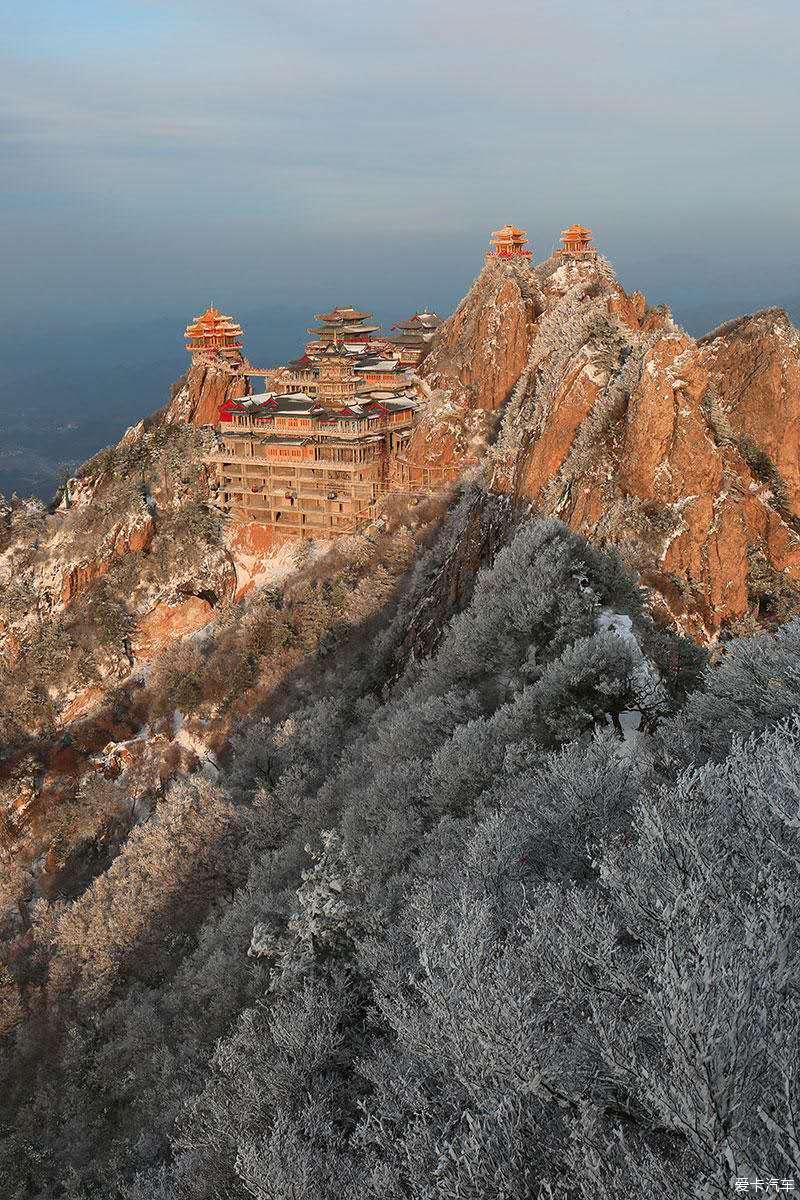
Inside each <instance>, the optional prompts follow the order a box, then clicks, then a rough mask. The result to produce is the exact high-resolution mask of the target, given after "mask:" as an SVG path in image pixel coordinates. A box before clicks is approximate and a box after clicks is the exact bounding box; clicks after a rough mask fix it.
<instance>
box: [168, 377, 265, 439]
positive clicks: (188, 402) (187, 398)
mask: <svg viewBox="0 0 800 1200" xmlns="http://www.w3.org/2000/svg"><path fill="white" fill-rule="evenodd" d="M251 391H252V389H251V387H250V381H249V380H248V379H247V376H245V375H229V374H228V373H227V372H226V371H224V370H221V369H218V368H217V367H213V366H207V365H205V364H204V363H197V364H194V365H193V366H191V367H190V368H189V370H188V372H187V373H186V375H184V376H183V378H182V379H179V380H178V383H177V384H176V385H175V387H174V388H173V391H172V399H171V400H170V403H169V406H168V408H167V412H166V416H165V418H164V419H165V420H166V421H167V423H169V424H175V423H176V422H186V423H191V424H193V425H213V424H215V423H216V421H217V419H218V414H219V409H220V405H222V404H224V403H225V401H226V400H236V399H238V398H239V397H240V396H249V395H250V394H251Z"/></svg>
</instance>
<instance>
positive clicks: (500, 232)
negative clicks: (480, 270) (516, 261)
mask: <svg viewBox="0 0 800 1200" xmlns="http://www.w3.org/2000/svg"><path fill="white" fill-rule="evenodd" d="M527 241H528V235H527V233H526V232H525V230H524V229H517V227H516V226H515V225H504V226H503V228H502V229H496V230H495V231H494V233H493V234H492V249H491V250H489V251H488V252H487V254H486V257H487V258H530V257H531V253H532V251H530V250H526V249H525V246H526V244H527Z"/></svg>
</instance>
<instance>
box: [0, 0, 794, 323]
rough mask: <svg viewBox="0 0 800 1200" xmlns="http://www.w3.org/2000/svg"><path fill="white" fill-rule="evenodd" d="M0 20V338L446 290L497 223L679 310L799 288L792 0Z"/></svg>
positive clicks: (123, 12)
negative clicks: (602, 260) (595, 259)
mask: <svg viewBox="0 0 800 1200" xmlns="http://www.w3.org/2000/svg"><path fill="white" fill-rule="evenodd" d="M0 14H1V15H2V16H3V29H4V49H3V50H2V51H0V94H2V109H3V119H2V136H3V154H2V160H1V169H2V172H3V187H2V200H0V204H1V205H2V209H1V216H2V220H0V260H1V261H2V263H3V276H2V277H3V283H4V286H3V288H2V297H1V298H0V305H1V306H2V313H0V315H1V316H2V321H3V332H4V335H5V338H6V339H14V338H16V337H17V335H18V334H19V336H20V337H24V338H25V339H28V338H30V336H31V333H32V331H33V332H34V333H36V332H37V331H38V330H40V329H41V330H42V333H43V334H44V335H45V336H46V331H47V329H48V328H55V327H58V329H59V332H60V333H62V334H63V333H65V332H66V333H69V330H70V329H71V328H72V326H73V325H74V326H75V327H76V328H77V327H78V326H80V327H82V328H83V327H85V326H86V325H91V324H92V323H94V322H97V323H98V327H100V326H101V325H106V324H108V323H113V322H114V321H116V319H117V318H120V319H121V320H122V321H129V320H130V321H131V322H132V323H134V324H135V322H136V321H137V320H139V319H140V318H142V319H144V320H148V319H149V318H150V317H151V316H159V315H161V314H164V315H165V317H167V318H168V319H169V320H172V319H174V317H175V314H180V315H181V317H182V316H183V315H184V314H185V315H186V316H187V317H188V316H191V315H192V314H193V313H195V312H197V311H199V310H200V309H201V308H202V307H203V306H205V304H206V303H207V302H208V301H209V300H212V299H213V300H214V301H215V302H216V303H218V304H220V305H221V306H222V307H224V308H225V309H226V311H229V312H233V313H234V314H237V313H238V312H240V311H241V310H243V309H246V308H250V309H252V308H253V307H254V306H258V305H263V306H265V307H274V306H276V305H281V304H283V303H284V302H285V303H286V304H287V305H290V306H295V307H297V308H298V309H304V308H305V307H307V306H309V305H310V306H311V307H312V308H313V307H316V305H317V304H327V303H333V302H336V301H342V302H346V303H354V304H357V305H364V306H371V307H375V308H376V309H378V310H379V311H381V312H383V313H385V314H386V315H387V316H395V317H396V316H399V315H401V314H402V313H403V310H404V309H406V308H408V307H409V306H410V307H414V306H416V304H435V305H438V306H440V307H446V306H449V305H450V304H452V302H453V301H454V300H455V299H457V297H458V296H459V295H460V294H461V292H462V291H463V290H464V288H465V286H466V285H468V283H469V282H470V280H471V278H472V276H473V275H474V274H475V273H476V271H477V270H478V269H479V268H480V266H481V263H482V255H483V252H484V249H485V246H486V242H487V237H488V234H489V232H490V231H491V230H492V229H494V228H497V227H498V225H500V224H503V223H504V222H506V221H513V222H515V223H517V224H520V225H522V226H523V227H525V228H527V229H528V231H529V234H530V237H531V240H532V243H533V246H534V248H535V251H536V256H537V257H544V256H545V255H546V254H547V253H549V252H550V250H551V249H552V247H553V245H554V243H555V241H556V240H557V238H558V233H559V230H560V229H562V228H563V227H564V226H565V225H567V224H569V223H571V222H573V221H579V222H582V223H584V224H588V225H591V227H592V228H593V229H594V231H595V236H596V240H597V242H598V244H599V246H600V247H601V249H603V250H604V251H605V252H606V253H607V254H608V255H609V257H610V258H611V259H612V261H614V263H615V264H616V266H617V268H618V270H619V272H620V275H621V277H622V279H623V282H624V283H625V284H626V285H628V286H629V287H637V286H640V287H643V288H644V289H645V290H647V292H648V293H649V296H650V298H651V299H652V300H653V301H656V302H657V301H663V300H672V301H673V302H674V305H675V307H676V309H678V311H679V312H680V306H681V304H683V305H688V306H691V304H692V303H694V302H695V301H697V302H698V303H701V302H703V301H704V299H705V298H706V297H709V296H710V297H712V298H721V300H722V302H724V303H725V304H728V303H729V304H730V310H731V312H733V311H738V310H739V309H741V308H746V307H754V306H757V305H759V304H765V303H769V302H771V301H772V300H779V301H786V300H787V299H792V298H795V297H797V296H798V295H800V283H799V282H798V277H799V276H798V268H800V254H799V253H798V232H799V231H798V196H800V153H798V150H799V149H800V147H799V146H798V67H797V47H798V39H799V35H800V5H798V3H797V0H766V2H765V0H761V2H760V3H749V2H747V3H745V2H743V0H670V2H669V3H667V4H664V3H658V4H651V3H647V2H646V0H645V2H640V3H636V4H634V3H628V2H626V0H623V2H622V3H619V2H612V0H594V2H591V3H590V2H585V0H573V2H572V3H569V4H566V3H555V2H553V0H519V2H516V0H493V3H491V4H489V3H482V4H478V3H475V2H474V0H427V2H424V3H423V2H421V0H391V3H386V2H384V0H371V2H370V3H366V2H362V0H340V2H339V3H330V2H324V3H323V2H322V0H280V2H279V3H273V2H272V0H260V2H259V0H214V2H211V0H191V2H189V0H186V2H184V0H173V2H170V0H167V2H163V3H161V2H156V0H152V2H147V0H140V2H134V0H24V2H23V3H18V2H16V0H15V2H14V3H13V4H11V3H10V2H9V0H0ZM132 327H133V326H132ZM179 334H180V331H178V336H179Z"/></svg>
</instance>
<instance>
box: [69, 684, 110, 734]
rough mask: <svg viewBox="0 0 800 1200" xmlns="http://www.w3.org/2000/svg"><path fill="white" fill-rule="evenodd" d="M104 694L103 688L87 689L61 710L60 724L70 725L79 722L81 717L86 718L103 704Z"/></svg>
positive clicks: (92, 687)
mask: <svg viewBox="0 0 800 1200" xmlns="http://www.w3.org/2000/svg"><path fill="white" fill-rule="evenodd" d="M103 697H104V692H103V689H102V688H101V687H95V686H90V687H85V688H83V689H82V690H81V691H80V692H78V694H77V696H75V697H73V699H72V700H70V702H69V703H68V704H67V705H66V706H65V707H64V708H63V709H62V710H61V713H60V714H59V724H60V725H69V724H71V722H72V721H77V720H78V718H79V717H85V716H86V714H87V713H90V712H92V710H93V709H95V708H97V707H98V705H99V704H101V703H102V701H103Z"/></svg>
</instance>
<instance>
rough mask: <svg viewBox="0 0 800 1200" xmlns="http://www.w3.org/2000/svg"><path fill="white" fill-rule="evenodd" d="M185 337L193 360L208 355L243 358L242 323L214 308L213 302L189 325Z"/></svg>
mask: <svg viewBox="0 0 800 1200" xmlns="http://www.w3.org/2000/svg"><path fill="white" fill-rule="evenodd" d="M184 337H185V338H186V349H187V350H188V351H189V353H190V354H191V356H192V362H196V361H198V359H199V358H201V357H204V356H208V355H219V356H220V357H222V358H228V359H237V358H241V354H242V343H241V341H240V340H239V339H240V338H241V337H242V327H241V325H237V324H236V322H235V321H234V320H233V319H232V318H231V317H226V316H225V314H224V313H221V312H220V311H219V310H218V309H216V308H214V305H213V304H212V305H211V306H210V307H209V308H207V309H206V311H205V312H204V313H202V314H201V315H200V316H199V317H195V319H194V321H193V322H192V324H191V325H187V327H186V332H185V334H184Z"/></svg>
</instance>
